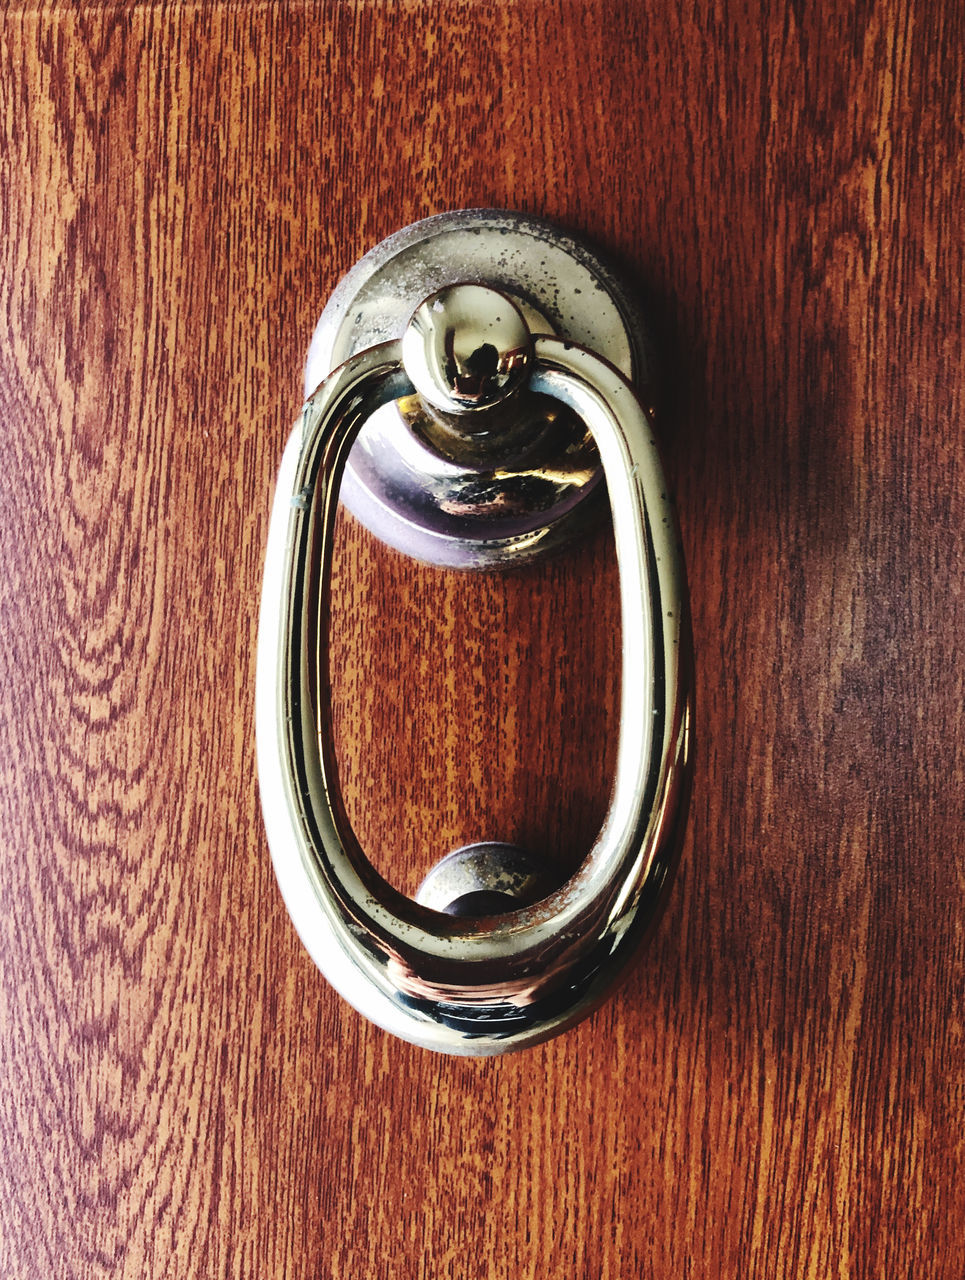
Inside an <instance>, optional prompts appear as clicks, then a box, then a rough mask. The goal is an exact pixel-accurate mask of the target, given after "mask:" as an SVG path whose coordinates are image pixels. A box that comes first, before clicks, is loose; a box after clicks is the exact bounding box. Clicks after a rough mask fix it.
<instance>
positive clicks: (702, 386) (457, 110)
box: [0, 0, 965, 1280]
mask: <svg viewBox="0 0 965 1280" xmlns="http://www.w3.org/2000/svg"><path fill="white" fill-rule="evenodd" d="M963 26H965V18H963V14H962V10H961V8H960V6H958V5H956V4H954V3H953V2H952V0H945V2H940V3H935V4H931V5H924V4H915V3H913V0H879V2H878V3H869V2H863V3H852V4H847V5H846V4H844V3H842V2H841V0H832V2H831V3H826V4H824V5H823V6H817V5H810V4H807V3H804V2H803V0H795V3H791V4H786V5H777V4H772V3H769V2H768V3H764V2H762V3H758V4H755V3H744V4H738V3H735V4H725V3H723V0H698V3H696V4H695V5H691V6H689V7H685V8H683V9H681V8H680V7H672V6H671V7H669V8H667V9H666V11H664V10H658V9H653V10H652V11H651V12H648V13H645V12H644V11H643V10H641V9H640V8H639V7H638V6H636V5H634V4H631V3H621V4H612V3H609V4H604V3H602V0H600V2H599V3H597V2H596V0H586V2H584V0H581V2H580V3H576V2H573V3H571V2H570V0H565V2H564V0H560V3H557V4H544V3H537V2H536V0H526V2H525V3H511V4H506V5H500V6H495V5H490V4H484V3H481V2H480V3H473V2H469V0H465V2H456V0H449V2H447V3H446V4H445V5H441V6H435V5H420V4H415V3H413V4H403V3H398V4H397V3H393V4H386V3H359V4H357V5H353V4H349V3H345V4H334V3H333V4H328V5H322V6H319V7H317V8H314V7H309V6H303V5H287V4H278V5H246V4H241V3H239V4H227V3H222V4H218V3H212V4H209V5H177V6H175V5H165V4H157V5H148V4H144V5H139V6H131V5H104V6H100V7H93V6H84V7H83V8H81V9H78V8H75V7H73V6H67V5H61V6H57V5H45V6H39V5H38V6H35V5H26V6H20V7H16V6H14V7H8V9H7V11H6V13H5V15H4V17H3V19H2V22H0V122H2V138H3V144H2V147H0V218H2V229H3V234H2V236H0V264H2V275H0V279H2V294H0V307H2V312H0V314H2V321H3V332H4V341H3V342H2V343H0V414H2V431H0V475H2V487H0V495H2V497H0V519H2V524H0V537H2V543H0V555H2V582H3V586H2V594H0V689H2V696H3V710H4V714H3V717H2V719H0V831H2V841H3V842H2V872H0V911H2V916H0V1000H2V1003H0V1078H2V1079H3V1081H4V1087H3V1090H2V1102H0V1153H2V1155H0V1180H2V1193H0V1270H2V1271H3V1274H4V1275H10V1276H16V1277H24V1278H27V1277H34V1276H48V1275H56V1276H61V1275H62V1276H70V1277H77V1278H78V1280H93V1278H94V1277H102V1276H105V1277H106V1276H112V1277H114V1276H137V1277H139V1278H147V1277H155V1276H157V1277H160V1276H165V1277H167V1276H179V1277H181V1276H184V1277H214V1276H219V1277H220V1276H225V1277H228V1276H237V1277H249V1276H253V1275H278V1276H281V1275H285V1276H292V1277H294V1276H306V1277H307V1276H312V1277H316V1276H329V1275H331V1276H344V1275H365V1276H369V1275H371V1276H395V1275H398V1276H414V1275H417V1276H426V1277H429V1276H433V1277H434V1276H441V1275H451V1276H467V1277H468V1276H479V1275H486V1276H492V1277H502V1276H505V1277H509V1276H512V1277H528V1276H541V1277H542V1276H548V1275H552V1276H569V1275H587V1276H600V1277H618V1276H619V1277H623V1276H628V1275H637V1274H641V1275H655V1276H662V1275H684V1276H693V1277H697V1276H707V1277H721V1276H728V1277H729V1276H734V1277H737V1276H741V1277H743V1276H748V1275H751V1276H760V1277H772V1276H793V1277H799V1276H820V1277H824V1276H828V1275H835V1276H860V1277H868V1278H871V1277H877V1276H880V1275H883V1274H889V1275H902V1276H904V1275H914V1276H916V1277H925V1276H927V1277H935V1278H941V1277H956V1278H957V1277H958V1276H959V1275H960V1274H961V1243H960V1240H961V1223H962V1221H963V1220H965V1193H963V1191H962V1186H963V1175H965V1151H963V1143H965V1139H963V1132H965V1124H963V1119H965V1048H963V1032H962V991H963V982H965V934H963V925H962V909H961V902H962V895H963V889H965V859H963V854H962V844H963V837H965V821H963V816H962V794H963V775H965V760H963V752H965V748H963V745H962V742H963V735H962V732H961V721H962V706H963V701H965V689H963V684H965V662H963V660H962V656H961V653H960V645H959V643H958V637H959V636H960V635H961V634H962V631H963V626H965V600H963V589H962V580H963V568H965V533H963V529H965V484H963V465H962V464H963V452H962V446H961V443H960V435H961V423H962V421H963V410H965V404H963V382H965V380H963V372H962V370H963V356H965V352H963V341H962V326H963V319H962V317H963V301H965V300H963V283H962V282H963V276H965V262H963V256H965V253H963V235H962V230H961V210H962V207H963V197H965V189H963V188H965V181H963V168H962V155H963V141H965V137H963V133H965V129H963V125H965V112H963V100H962V99H963V92H962V80H963V58H962V54H963V48H965V30H963ZM483 204H493V205H498V206H505V207H513V208H520V209H524V210H526V211H529V212H532V213H535V214H539V215H543V216H547V217H550V218H553V219H555V220H557V221H559V222H560V223H562V224H563V225H564V226H566V227H568V228H569V229H571V230H574V231H577V232H581V233H584V234H586V235H588V236H589V237H590V238H591V239H593V240H594V241H596V242H597V243H598V244H600V245H601V246H603V247H604V248H606V249H607V250H609V251H610V252H611V253H612V254H613V255H615V256H616V257H617V258H618V259H621V260H622V261H623V262H624V263H625V264H626V267H627V270H628V272H629V273H630V275H631V276H632V277H633V278H634V279H636V281H637V282H638V284H639V287H640V289H641V291H642V293H643V295H644V296H645V298H646V299H647V302H648V305H649V307H650V311H651V314H652V315H653V317H654V326H655V333H656V339H657V344H658V347H659V349H660V351H661V354H662V359H663V364H664V367H665V370H666V378H665V385H664V387H663V392H662V403H661V421H662V431H663V436H664V441H665V448H666V453H667V458H668V466H669V470H670V472H671V475H672V478H673V481H674V484H675V488H676V492H677V495H678V504H679V507H680V514H681V524H682V527H683V535H684V541H685V546H686V549H687V554H688V560H689V570H690V578H691V585H692V592H693V606H694V629H695V642H696V650H697V661H698V714H699V753H698V763H697V777H696V785H695V793H694V801H693V812H692V820H691V824H690V829H689V835H688V839H687V844H686V847H685V850H684V856H683V860H682V865H681V872H680V877H679V880H678V883H677V885H676V887H675V889H674V893H673V896H672V900H671V903H670V907H669V910H668V913H667V915H666V917H665V918H664V921H663V923H662V925H661V927H660V929H659V931H658V933H657V935H656V937H655V939H654V941H653V944H652V946H651V948H650V950H649V952H648V954H647V957H646V958H645V960H644V961H643V962H642V963H641V964H640V965H639V966H638V967H637V968H636V970H635V971H634V973H633V974H632V976H631V978H630V979H629V981H628V982H627V984H626V986H625V987H624V989H623V990H622V992H621V993H620V994H619V995H618V996H617V998H616V999H614V1000H613V1001H611V1002H610V1004H609V1005H607V1006H606V1007H605V1008H604V1009H603V1010H601V1011H600V1012H599V1013H598V1014H597V1015H596V1016H595V1017H594V1018H593V1019H591V1020H590V1021H589V1022H588V1023H586V1024H584V1025H583V1026H582V1027H580V1028H578V1029H577V1030H576V1031H574V1032H572V1033H570V1034H568V1035H567V1036H565V1037H564V1038H562V1039H560V1040H558V1041H556V1042H554V1043H552V1044H550V1045H546V1046H543V1047H540V1048H538V1049H536V1050H533V1051H531V1052H529V1053H527V1054H524V1055H522V1056H520V1057H518V1058H512V1059H506V1060H500V1061H495V1062H466V1061H449V1060H443V1059H437V1058H434V1057H430V1056H428V1055H426V1054H425V1053H423V1052H421V1051H419V1050H416V1049H413V1048H410V1047H408V1046H405V1045H401V1044H397V1043H395V1042H393V1041H391V1040H389V1039H388V1038H387V1037H385V1036H384V1035H383V1034H382V1033H381V1032H379V1031H377V1030H376V1029H375V1028H372V1027H370V1026H368V1025H365V1024H363V1023H362V1022H361V1021H360V1020H359V1019H358V1018H357V1017H356V1016H355V1014H354V1013H353V1012H352V1011H351V1010H349V1009H347V1008H345V1007H344V1006H342V1005H341V1004H340V1003H339V1002H338V1000H337V999H336V997H335V996H334V995H333V994H332V992H331V991H329V989H328V988H327V987H326V986H325V985H324V983H323V982H322V980H321V979H320V977H319V976H318V975H317V974H316V973H315V971H314V970H313V968H312V966H311V964H310V962H309V961H308V959H307V958H306V956H305V955H304V953H303V951H302V949H301V947H300V945H299V943H298V942H297V940H296V938H295V937H294V935H293V932H292V930H291V927H290V925H289V924H288V920H287V917H286V915H285V912H284V908H283V906H282V904H281V901H280V898H279V896H278V894H277V891H276V888H275V884H274V880H273V876H272V873H271V868H270V864H269V860H268V854H267V848H266V845H265V841H264V837H263V834H262V829H261V820H260V815H259V810H258V801H257V791H256V780H255V772H254V751H253V726H252V690H253V676H254V672H253V654H254V644H255V623H256V610H257V600H258V595H259V590H260V573H261V556H262V551H263V543H264V537H265V532H266V524H267V514H268V504H269V498H270V493H271V487H272V483H273V479H274V474H275V470H276V467H277V464H278V460H279V457H280V451H281V447H282V444H283V441H284V439H285V436H286V434H287V430H288V426H289V423H290V421H291V420H292V418H293V416H294V414H295V412H296V410H297V407H298V387H299V381H300V368H301V362H302V359H303V356H304V351H305V348H306V344H307V340H308V337H309V334H310V332H311V328H312V325H313V323H314V320H315V318H316V316H317V313H318V310H319V308H320V306H321V305H322V303H323V301H324V300H325V298H326V297H327V294H328V292H329V291H330V289H331V287H332V286H333V284H334V282H335V281H336V279H337V278H338V276H339V275H340V274H341V273H342V272H343V271H344V270H345V269H347V267H348V266H350V265H351V263H352V262H353V261H354V260H355V259H356V258H357V257H358V256H359V254H360V253H361V252H363V251H364V250H365V249H366V248H368V247H369V246H370V245H371V244H373V243H374V242H375V241H376V240H378V239H379V238H381V237H382V236H383V235H385V234H387V233H388V232H390V231H392V230H394V229H396V228H397V227H399V226H401V225H403V224H405V223H407V222H409V221H412V220H414V219H415V218H418V217H421V216H424V215H426V214H429V213H432V212H436V211H439V210H441V209H445V208H451V207H459V206H462V205H483ZM339 580H340V584H341V588H342V590H341V593H340V597H339V600H340V603H339V606H338V612H337V615H336V619H335V626H336V632H337V643H338V646H339V652H340V653H341V654H342V655H343V668H342V670H343V674H342V678H341V680H340V682H339V688H338V690H337V697H338V712H339V723H340V728H341V750H342V766H343V772H344V775H345V780H346V785H347V789H348V794H349V803H350V807H351V810H352V814H353V818H354V820H355V822H356V825H357V827H358V829H359V831H360V834H361V835H362V838H363V841H364V843H365V844H366V847H367V848H368V849H369V851H370V853H371V856H372V857H373V859H374V860H376V861H377V862H378V863H379V865H380V866H382V867H384V868H385V869H386V871H387V872H388V873H389V874H391V875H392V876H393V878H394V879H396V881H397V882H398V883H400V884H402V885H403V886H404V887H406V888H408V889H411V888H413V887H414V885H415V883H416V882H417V881H418V878H419V876H420V875H421V873H422V871H423V870H424V869H425V866H426V865H427V864H428V863H430V862H431V861H433V860H434V858H435V857H437V856H438V854H439V853H440V852H443V851H444V850H445V849H447V848H449V847H451V846H452V845H454V844H456V843H459V842H460V841H462V840H464V839H475V838H481V837H485V836H495V837H499V836H501V837H503V838H509V839H519V840H521V841H523V842H525V843H533V844H541V845H542V846H543V847H545V848H546V849H548V850H549V851H550V852H551V853H552V855H553V856H554V857H556V858H557V859H558V860H559V864H560V866H561V868H565V867H567V866H571V865H573V863H574V862H575V861H576V860H577V859H578V858H579V856H580V851H581V849H583V848H584V847H585V846H586V844H587V843H588V841H589V839H590V838H591V836H592V833H593V830H594V828H595V825H596V824H597V823H598V822H599V820H600V816H601V814H602V810H603V806H604V805H605V800H606V791H607V785H608V773H609V770H610V767H611V763H612V738H613V732H614V725H615V692H616V682H617V680H618V676H617V673H616V667H617V658H616V654H617V645H618V638H617V635H616V631H617V626H616V618H617V610H616V604H615V600H614V595H613V590H614V568H613V562H612V549H611V547H610V544H609V542H608V539H607V537H606V535H605V533H601V534H600V535H598V536H597V537H596V538H595V539H593V540H592V541H591V542H590V543H589V544H588V545H587V546H586V547H584V548H582V549H581V550H580V551H579V552H578V553H576V554H575V555H574V556H573V557H572V558H570V559H561V560H557V561H554V562H552V563H548V564H546V565H545V566H541V567H537V568H535V569H533V570H528V571H526V572H524V573H520V574H516V575H511V576H508V577H505V578H498V577H494V578H459V577H455V576H453V575H448V574H442V573H439V572H436V571H432V570H427V569H423V568H419V567H417V566H414V565H411V564H408V563H406V562H405V561H403V560H401V559H400V558H399V557H397V556H396V555H395V554H394V553H391V552H388V551H386V550H384V549H382V548H378V547H375V546H373V545H372V544H371V542H370V541H369V539H368V538H367V536H366V535H364V534H363V533H362V532H361V531H360V530H358V528H356V527H354V526H352V525H351V524H349V523H348V522H345V523H344V525H343V527H342V536H341V541H340V569H339Z"/></svg>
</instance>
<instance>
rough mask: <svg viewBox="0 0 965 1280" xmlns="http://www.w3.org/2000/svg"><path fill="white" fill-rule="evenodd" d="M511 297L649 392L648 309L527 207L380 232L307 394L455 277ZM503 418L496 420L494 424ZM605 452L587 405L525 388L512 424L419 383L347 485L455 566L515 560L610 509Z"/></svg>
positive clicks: (312, 357) (442, 217)
mask: <svg viewBox="0 0 965 1280" xmlns="http://www.w3.org/2000/svg"><path fill="white" fill-rule="evenodd" d="M462 283H473V284H482V285H487V286H489V287H490V288H493V289H497V290H499V291H500V292H501V293H502V294H505V295H507V296H509V297H510V298H512V300H513V302H514V303H515V305H516V306H517V307H518V308H519V309H520V311H521V312H522V314H523V316H524V317H525V319H526V323H527V325H528V327H529V330H530V332H532V333H534V334H555V335H556V336H557V337H561V338H566V339H568V340H570V341H573V342H578V343H580V344H581V345H583V346H586V347H589V348H590V350H592V351H596V352H597V353H598V354H600V355H602V356H604V357H605V358H606V359H608V360H609V361H610V362H611V363H612V364H614V365H616V367H617V368H618V369H620V370H621V372H623V373H624V374H625V375H626V376H627V378H629V380H630V381H631V382H632V383H633V384H634V385H635V386H636V387H637V388H638V390H640V391H641V392H642V391H643V389H644V388H645V387H646V386H647V384H648V382H649V379H650V366H651V360H650V358H649V345H648V341H647V337H646V330H645V326H644V323H643V319H642V316H641V314H640V311H639V308H638V307H637V305H636V302H635V300H634V298H633V295H632V294H631V292H630V291H628V290H627V289H626V288H625V287H624V285H623V283H622V281H621V280H620V278H619V277H618V276H617V275H616V274H615V273H614V271H613V270H612V269H611V267H610V266H609V264H608V263H607V262H606V261H605V260H604V259H603V258H602V257H601V256H600V255H599V254H598V253H596V252H595V251H593V250H591V249H589V248H588V247H587V246H586V245H584V244H581V243H580V242H579V241H577V240H574V239H573V238H572V237H571V236H568V235H567V234H566V233H565V232H563V231H560V229H559V228H557V227H554V226H551V225H550V224H549V223H546V222H542V221H540V220H538V219H536V218H530V217H527V216H525V215H523V214H518V213H507V212H505V211H499V210H493V209H463V210H458V211H455V212H451V213H443V214H438V215H436V216H435V217H432V218H426V219H425V220H424V221H422V222H417V223H414V224H413V225H412V226H410V227H406V228H404V229H403V230H402V231H398V232H396V233H395V234H394V235H391V236H389V237H388V238H387V239H386V240H384V241H382V243H381V244H379V245H376V247H375V248H374V249H372V250H371V251H370V252H369V253H367V254H366V255H365V257H363V258H362V259H361V260H360V261H359V262H358V263H357V264H356V265H355V266H354V267H353V268H352V270H351V271H350V272H349V273H348V275H347V276H346V277H345V278H344V280H342V281H341V283H340V284H339V285H338V287H337V288H336V289H335V291H334V293H333V294H332V297H331V299H330V301H329V302H328V304H327V306H326V307H325V310H324V311H323V313H322V316H321V319H320V320H319V322H318V326H317V328H316V330H315V335H314V337H313V339H312V345H311V349H310V351H309V354H308V361H307V365H306V372H305V394H306V396H308V395H311V394H312V392H314V390H315V388H316V387H317V386H318V384H319V383H320V382H321V381H322V379H323V378H324V377H326V376H327V375H328V374H329V373H330V372H331V370H332V369H334V368H336V367H337V366H338V365H339V364H341V363H343V361H345V360H347V359H348V358H349V357H350V356H352V355H356V354H358V353H359V352H360V351H364V350H365V349H366V348H368V347H371V346H375V345H377V344H379V343H381V342H387V341H390V340H392V339H395V338H401V337H402V334H403V331H404V329H405V326H406V324H407V323H408V320H409V317H410V316H411V314H412V312H413V311H414V310H415V308H416V307H417V306H418V305H419V304H420V303H421V302H422V300H423V299H424V298H426V297H428V296H429V295H430V294H433V293H436V292H437V291H438V290H440V289H443V288H446V287H448V286H450V285H454V284H462ZM494 425H495V424H494ZM603 488H604V486H603V482H602V472H601V468H600V459H599V454H598V453H597V450H596V446H595V444H594V442H593V438H592V436H591V435H590V433H589V432H588V431H587V429H586V426H585V424H584V423H583V422H582V421H581V420H580V419H579V417H578V416H577V415H576V414H574V413H573V412H572V411H571V410H569V409H568V408H567V407H566V406H564V405H563V404H561V403H560V402H559V401H556V400H553V399H552V398H551V397H548V396H546V395H541V394H536V393H534V392H532V391H526V392H524V393H523V394H522V395H520V396H519V397H518V398H517V403H516V404H515V405H514V407H513V415H512V419H511V420H509V421H506V422H504V423H503V425H502V428H501V429H500V430H498V431H497V430H491V431H490V432H488V433H487V432H480V431H478V430H470V429H466V428H464V427H460V425H459V424H458V423H454V422H453V421H452V420H447V419H446V418H445V416H444V415H440V413H439V411H438V409H437V408H436V407H434V406H433V405H431V404H430V403H428V402H427V401H425V400H424V399H422V398H421V397H418V396H409V397H402V398H401V399H400V400H399V401H397V402H395V403H392V404H388V405H385V406H383V407H382V408H380V409H378V410H376V412H375V413H373V415H372V417H371V418H370V420H369V421H368V422H367V423H366V425H365V426H364V427H363V429H362V430H361V431H360V433H359V436H358V439H357V441H356V443H355V446H354V447H353V449H352V451H351V454H350V456H349V459H348V462H347V465H346V469H345V475H344V478H343V483H342V489H341V499H342V501H343V502H344V503H345V505H346V506H347V507H348V508H349V510H350V511H352V512H353V514H354V515H356V516H357V517H358V518H359V519H360V520H361V521H362V523H363V524H365V525H366V526H367V527H368V528H369V529H371V530H372V532H373V533H374V534H375V535H376V536H377V537H379V538H381V539H382V540H383V541H385V542H388V543H389V544H390V545H391V546H394V547H397V548H398V549H399V550H401V551H404V552H405V553H406V554H408V555H412V556H415V557H416V558H418V559H420V560H427V561H430V562H431V563H433V564H440V565H446V566H449V567H453V568H468V569H476V568H483V569H486V568H497V567H511V566H512V565H514V564H519V563H522V562H524V561H525V560H528V559H531V558H532V557H533V556H535V555H538V554H540V553H541V552H543V551H545V550H550V549H552V548H554V547H557V546H559V545H561V544H562V543H564V542H565V541H566V540H567V539H568V538H569V537H571V536H573V535H574V534H576V533H579V532H580V530H582V529H583V528H585V526H586V525H587V523H589V522H591V521H593V520H594V519H595V518H596V517H597V516H598V515H599V514H600V513H601V512H602V511H603V510H605V504H606V499H605V495H604V493H603Z"/></svg>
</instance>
